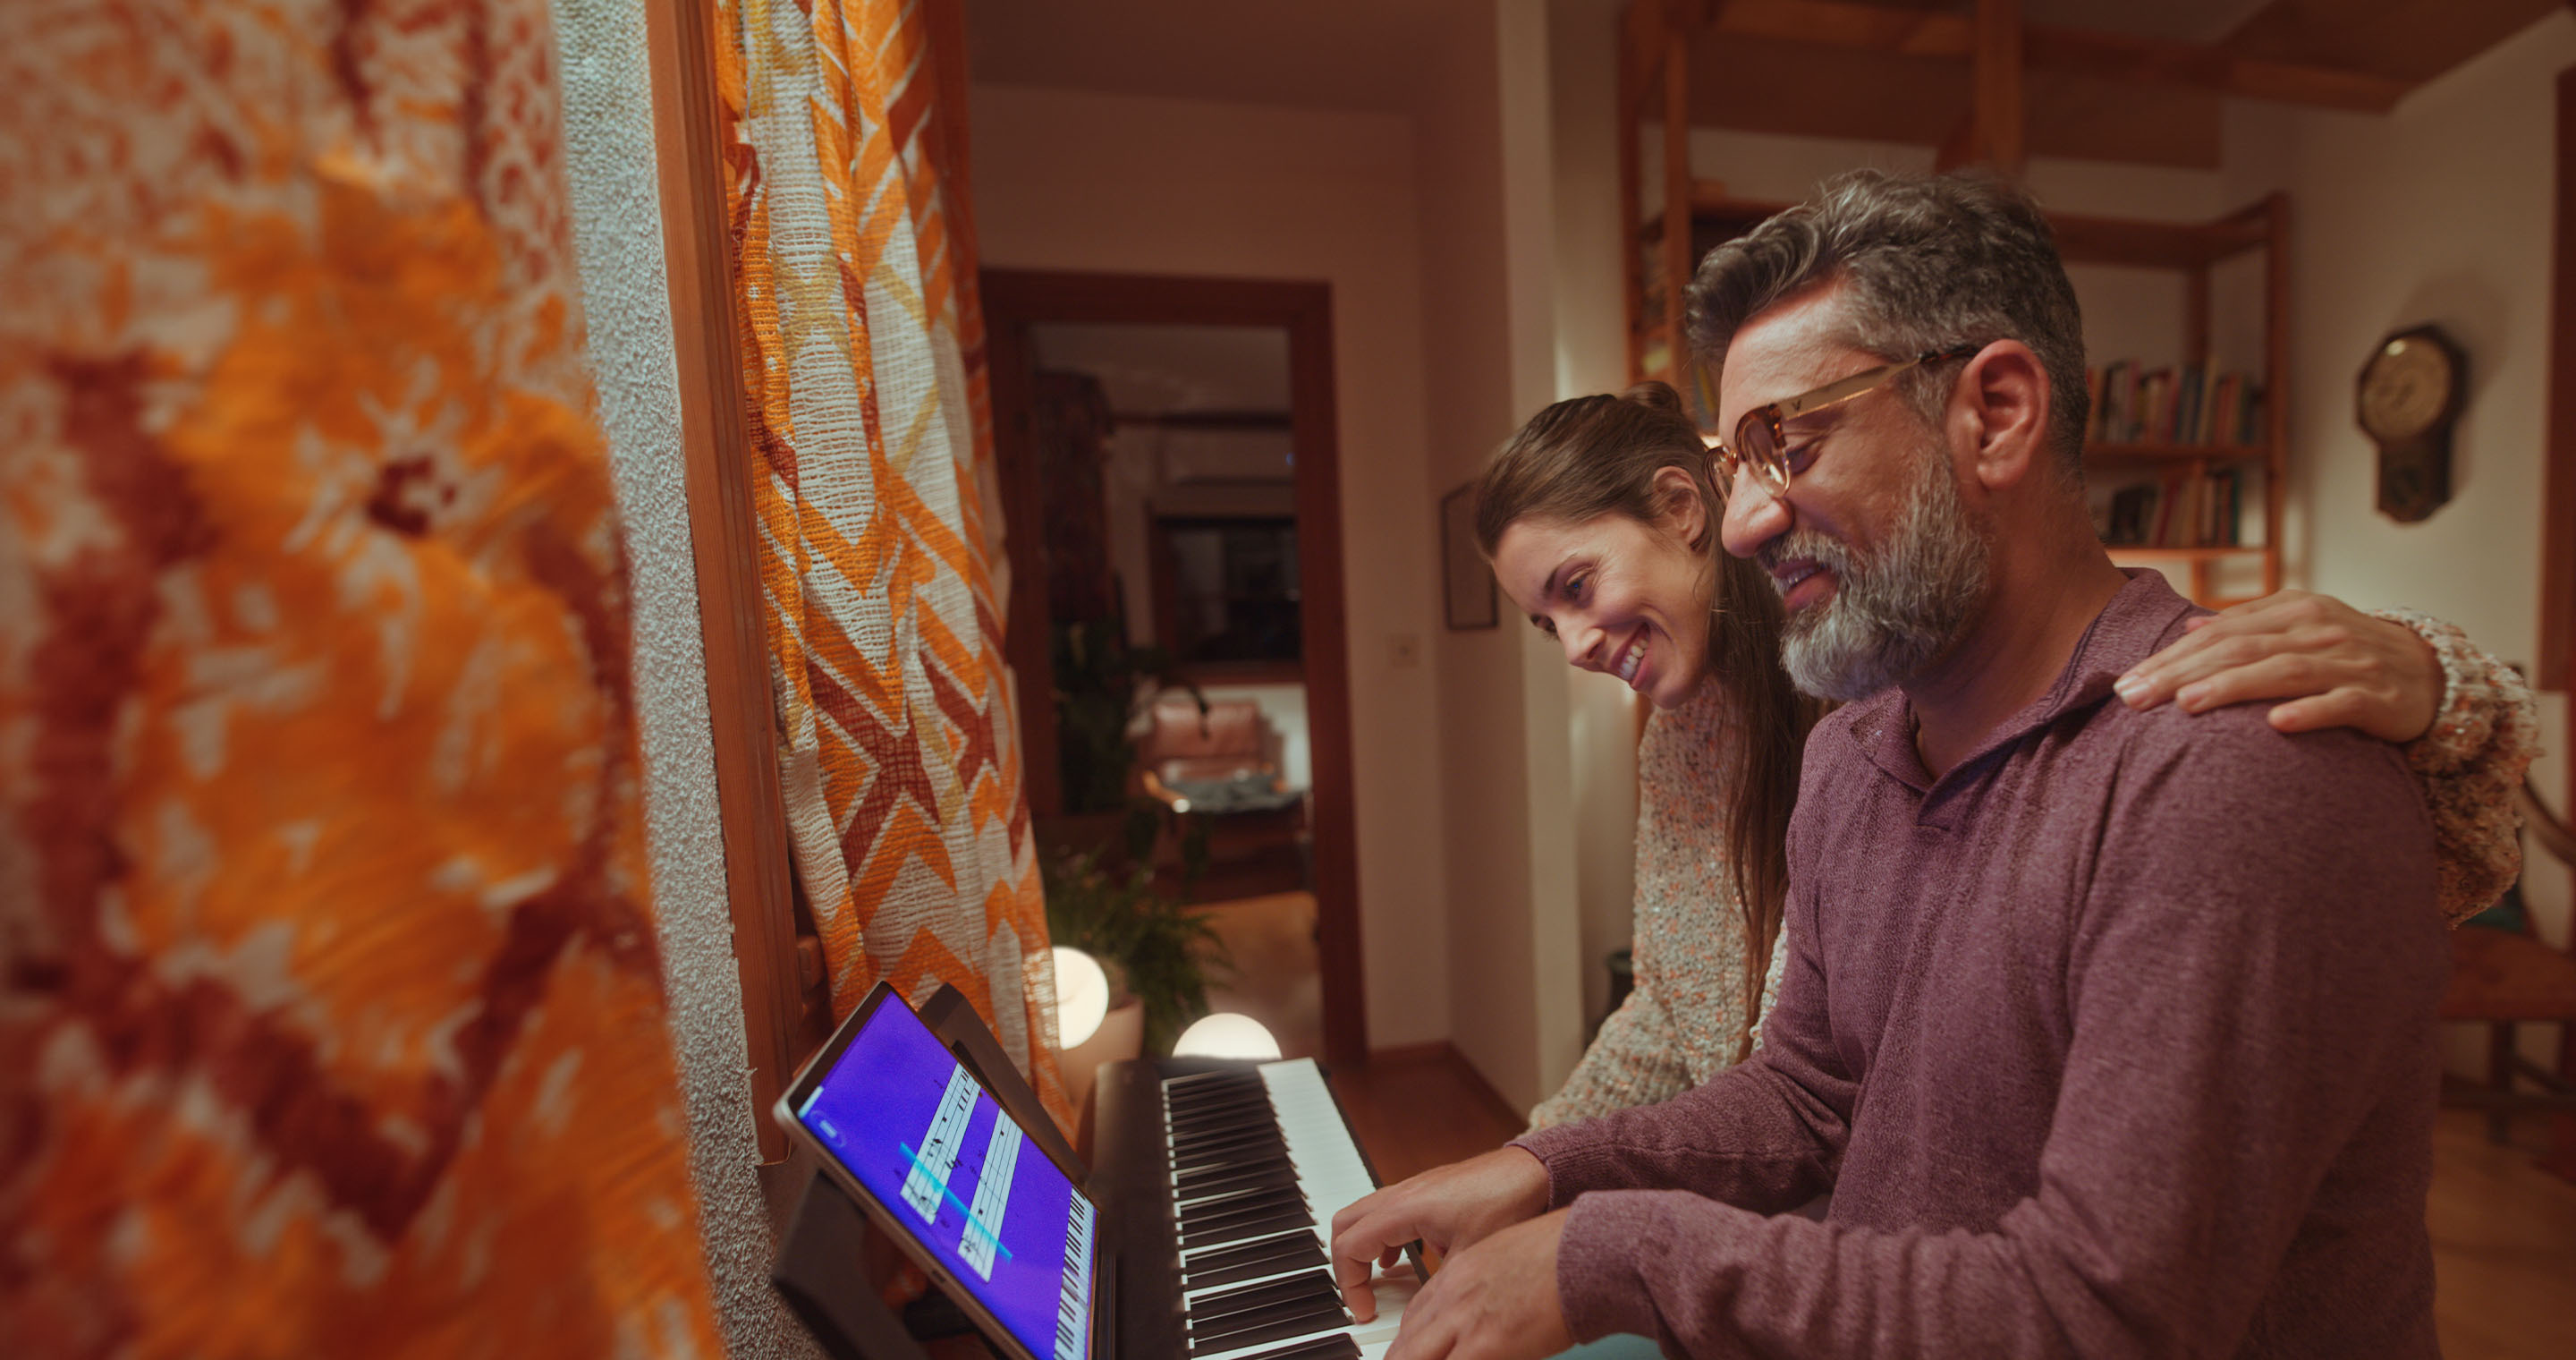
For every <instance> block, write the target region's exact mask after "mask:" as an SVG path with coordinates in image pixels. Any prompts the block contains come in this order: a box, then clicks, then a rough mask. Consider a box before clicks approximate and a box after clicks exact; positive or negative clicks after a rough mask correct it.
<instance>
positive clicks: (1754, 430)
mask: <svg viewBox="0 0 2576 1360" xmlns="http://www.w3.org/2000/svg"><path fill="white" fill-rule="evenodd" d="M1983 349H1985V346H1984V345H1982V344H1974V345H1953V346H1951V347H1950V348H1948V349H1935V350H1926V351H1924V352H1923V353H1921V354H1917V355H1915V356H1914V357H1913V358H1911V359H1903V360H1899V361H1897V362H1896V363H1892V364H1880V365H1879V366H1878V367H1876V368H1864V369H1862V370H1861V371H1860V372H1858V373H1855V374H1853V375H1851V376H1850V377H1848V378H1837V379H1835V380H1834V381H1832V382H1829V383H1826V384H1825V385H1824V386H1822V387H1819V388H1817V389H1815V390H1814V391H1812V392H1801V393H1799V394H1798V395H1796V396H1794V397H1789V398H1786V399H1784V400H1781V401H1773V402H1765V403H1763V404H1762V405H1760V406H1756V407H1754V408H1753V409H1752V410H1750V411H1747V412H1745V413H1744V415H1743V418H1741V419H1739V420H1737V421H1736V422H1735V444H1734V446H1733V447H1729V446H1728V445H1727V443H1726V442H1725V441H1724V440H1710V441H1709V446H1708V455H1709V459H1710V463H1711V470H1712V471H1713V472H1715V473H1716V477H1715V479H1714V480H1715V481H1716V482H1717V492H1718V494H1719V495H1721V496H1724V495H1728V494H1731V493H1732V492H1733V491H1734V490H1735V479H1736V477H1737V476H1738V475H1739V474H1740V473H1741V472H1742V471H1743V470H1745V469H1747V468H1750V469H1751V470H1752V472H1753V480H1754V481H1755V482H1756V483H1757V484H1759V485H1760V486H1761V488H1762V489H1763V490H1764V491H1766V492H1768V493H1770V494H1771V495H1774V496H1777V495H1779V494H1781V493H1782V492H1785V491H1787V490H1788V489H1789V479H1790V477H1791V476H1793V475H1794V474H1793V473H1791V471H1790V469H1789V440H1788V433H1787V430H1786V428H1785V427H1786V425H1787V424H1788V422H1790V421H1792V420H1795V419H1797V418H1798V417H1800V416H1803V415H1811V414H1813V413H1815V412H1817V411H1821V410H1823V409H1825V408H1826V407H1828V406H1838V405H1840V404H1842V403H1843V402H1847V401H1850V400H1853V399H1854V398H1857V397H1861V396H1865V395H1867V394H1869V393H1871V392H1874V391H1876V390H1877V389H1879V388H1880V387H1882V386H1884V385H1886V383H1887V381H1888V380H1889V379H1891V378H1894V377H1895V376H1896V375H1897V374H1899V373H1903V372H1904V371H1906V370H1907V369H1909V368H1919V367H1921V366H1922V365H1924V364H1929V363H1938V362H1940V361H1941V360H1944V359H1970V358H1974V357H1976V355H1977V354H1978V353H1979V352H1980V351H1982V350H1983ZM1693 368H1694V370H1695V378H1696V382H1697V385H1698V387H1699V391H1700V400H1701V402H1702V404H1703V406H1704V407H1705V408H1706V409H1707V410H1708V411H1709V412H1710V413H1711V414H1712V415H1714V414H1715V413H1716V411H1717V394H1716V393H1715V392H1713V391H1710V390H1709V379H1708V369H1707V367H1706V366H1705V365H1693ZM1765 448H1767V449H1768V450H1769V452H1768V453H1767V455H1766V454H1761V453H1755V454H1753V455H1752V456H1747V453H1746V452H1744V451H1745V450H1760V449H1765Z"/></svg>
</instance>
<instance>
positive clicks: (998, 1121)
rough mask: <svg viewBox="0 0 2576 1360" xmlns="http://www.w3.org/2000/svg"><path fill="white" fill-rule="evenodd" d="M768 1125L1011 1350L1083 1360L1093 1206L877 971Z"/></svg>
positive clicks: (1090, 1308)
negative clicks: (804, 1152)
mask: <svg viewBox="0 0 2576 1360" xmlns="http://www.w3.org/2000/svg"><path fill="white" fill-rule="evenodd" d="M777 1113H778V1122H779V1123H780V1124H781V1125H782V1126H783V1127H785V1129H786V1130H787V1132H788V1134H789V1136H791V1137H794V1138H796V1139H798V1140H800V1141H802V1142H804V1143H805V1144H806V1145H807V1146H808V1147H811V1148H813V1149H814V1151H815V1152H817V1153H819V1154H820V1155H821V1160H822V1164H823V1170H824V1173H825V1174H826V1175H829V1176H831V1177H832V1179H833V1180H834V1181H835V1182H836V1183H838V1184H839V1185H840V1186H841V1188H842V1189H844V1190H846V1191H848V1192H849V1193H850V1196H851V1197H852V1198H853V1199H856V1200H857V1201H858V1202H859V1206H860V1207H861V1208H862V1209H864V1210H866V1212H867V1214H868V1216H869V1217H870V1218H871V1219H873V1220H875V1222H876V1225H877V1227H878V1228H879V1229H881V1230H883V1231H884V1232H885V1233H886V1234H887V1235H888V1236H890V1237H893V1238H894V1239H895V1240H896V1241H897V1242H898V1243H900V1244H901V1245H902V1246H903V1248H904V1250H905V1252H906V1253H907V1254H909V1255H910V1256H911V1257H912V1258H913V1260H914V1261H916V1262H918V1263H919V1264H920V1266H921V1267H922V1269H924V1270H926V1271H928V1272H929V1273H930V1275H931V1278H932V1279H934V1280H936V1281H938V1283H939V1284H940V1286H941V1287H942V1288H944V1289H945V1290H947V1292H948V1294H949V1297H951V1298H952V1299H955V1300H956V1302H957V1305H958V1307H960V1308H961V1309H963V1310H965V1312H966V1313H967V1314H968V1315H969V1316H970V1317H973V1318H974V1319H975V1321H976V1323H977V1325H978V1326H980V1327H982V1328H983V1330H984V1335H985V1337H986V1339H987V1340H989V1341H991V1342H993V1343H994V1344H995V1345H996V1346H997V1347H998V1348H1000V1349H1003V1350H1004V1351H1005V1352H1006V1353H1007V1354H1008V1355H1010V1356H1011V1357H1012V1360H1088V1358H1089V1356H1090V1355H1091V1354H1092V1351H1093V1337H1094V1334H1095V1330H1096V1329H1095V1326H1094V1313H1095V1308H1094V1303H1095V1300H1096V1299H1097V1297H1098V1289H1097V1285H1098V1282H1099V1276H1100V1270H1099V1262H1098V1260H1097V1253H1096V1252H1095V1250H1094V1244H1095V1238H1096V1234H1095V1232H1094V1227H1095V1225H1096V1224H1097V1222H1098V1220H1099V1209H1098V1206H1097V1205H1095V1204H1093V1203H1092V1201H1091V1199H1090V1197H1089V1196H1087V1195H1085V1194H1083V1193H1082V1191H1081V1189H1080V1188H1079V1187H1077V1186H1075V1185H1074V1183H1073V1182H1072V1180H1071V1179H1069V1178H1068V1177H1067V1176H1066V1175H1065V1172H1064V1169H1063V1168H1062V1167H1060V1166H1058V1165H1057V1164H1056V1163H1055V1161H1054V1159H1053V1158H1050V1157H1049V1156H1047V1155H1046V1153H1045V1151H1044V1150H1043V1149H1042V1148H1040V1147H1034V1146H1031V1145H1030V1139H1029V1137H1028V1131H1027V1130H1026V1129H1024V1128H1022V1127H1021V1126H1020V1124H1019V1122H1018V1121H1017V1120H1014V1119H1013V1118H1012V1117H1011V1115H1010V1113H1009V1112H1008V1111H1007V1110H1004V1109H1003V1108H1002V1104H1001V1102H1000V1101H998V1100H996V1099H994V1097H993V1093H992V1092H991V1091H989V1090H986V1089H985V1087H984V1084H983V1083H982V1082H980V1081H978V1080H977V1079H976V1077H975V1074H974V1073H973V1072H971V1071H968V1070H967V1068H966V1066H965V1064H963V1063H961V1062H959V1061H958V1060H957V1057H956V1055H955V1054H953V1053H951V1052H949V1051H948V1049H947V1048H945V1047H943V1046H942V1045H941V1044H940V1042H939V1039H938V1037H937V1036H936V1035H933V1034H932V1033H931V1032H930V1029H929V1027H928V1026H925V1025H924V1024H922V1023H921V1019H920V1017H919V1016H916V1015H914V1014H913V1012H912V1007H910V1006H909V1005H906V1004H905V1003H904V1000H903V998H902V997H900V996H898V995H897V994H896V993H895V990H894V988H892V987H890V986H888V985H886V984H885V983H882V982H880V983H878V984H877V985H876V987H875V989H873V990H871V991H870V992H869V993H868V995H867V999H866V1000H864V1001H861V1002H860V1003H859V1008H858V1009H857V1010H855V1011H852V1012H851V1013H850V1017H849V1018H848V1019H847V1020H844V1021H842V1022H841V1027H840V1029H839V1030H838V1031H836V1032H835V1033H834V1034H833V1035H832V1039H831V1042H829V1043H827V1044H825V1045H824V1046H823V1050H822V1052H820V1053H818V1054H816V1055H815V1056H814V1059H813V1060H812V1061H811V1062H809V1063H807V1064H806V1065H805V1070H804V1071H802V1072H799V1073H798V1074H797V1075H796V1080H795V1082H794V1083H793V1084H791V1085H790V1086H789V1087H788V1088H787V1090H786V1092H785V1093H784V1094H783V1095H781V1096H780V1097H779V1100H778V1111H777Z"/></svg>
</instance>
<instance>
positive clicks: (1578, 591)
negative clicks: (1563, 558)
mask: <svg viewBox="0 0 2576 1360" xmlns="http://www.w3.org/2000/svg"><path fill="white" fill-rule="evenodd" d="M1591 586H1592V578H1591V576H1589V575H1583V576H1574V577H1569V578H1567V580H1566V583H1565V598H1567V599H1569V600H1575V601H1580V600H1582V598H1583V592H1584V591H1586V590H1588V589H1590V588H1591Z"/></svg>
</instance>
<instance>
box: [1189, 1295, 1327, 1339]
mask: <svg viewBox="0 0 2576 1360" xmlns="http://www.w3.org/2000/svg"><path fill="white" fill-rule="evenodd" d="M1350 1321H1351V1315H1350V1313H1349V1312H1348V1311H1347V1310H1346V1309H1344V1308H1343V1307H1342V1301H1341V1297H1340V1296H1339V1295H1335V1296H1334V1297H1332V1298H1329V1299H1325V1298H1317V1297H1315V1296H1313V1295H1305V1296H1302V1297H1298V1298H1292V1299H1281V1300H1279V1301H1277V1302H1275V1303H1265V1304H1260V1305H1257V1306H1254V1307H1251V1308H1243V1309H1238V1310H1236V1311H1234V1312H1231V1313H1228V1314H1226V1315H1225V1316H1224V1317H1221V1318H1217V1319H1215V1320H1213V1321H1209V1322H1201V1321H1199V1320H1198V1319H1197V1318H1192V1319H1190V1323H1189V1326H1188V1328H1187V1329H1186V1330H1187V1331H1188V1333H1189V1336H1190V1340H1191V1341H1192V1342H1193V1343H1195V1342H1197V1341H1198V1340H1199V1339H1200V1338H1202V1337H1204V1338H1206V1339H1207V1340H1208V1341H1210V1342H1214V1343H1220V1345H1219V1347H1218V1348H1220V1349H1226V1350H1231V1349H1233V1348H1234V1347H1236V1346H1242V1345H1249V1344H1251V1343H1249V1342H1243V1341H1227V1340H1225V1338H1227V1337H1229V1336H1237V1335H1240V1334H1242V1333H1244V1332H1248V1331H1252V1330H1255V1329H1257V1328H1262V1327H1267V1326H1270V1325H1271V1324H1273V1323H1280V1322H1288V1323H1299V1324H1302V1325H1301V1326H1300V1327H1299V1328H1298V1329H1297V1330H1296V1331H1292V1332H1287V1333H1283V1335H1287V1336H1302V1335H1304V1334H1306V1333H1308V1332H1320V1331H1323V1330H1325V1329H1326V1328H1330V1327H1347V1326H1349V1325H1350ZM1264 1339H1265V1340H1266V1339H1267V1338H1264ZM1193 1349H1195V1346H1194V1347H1193Z"/></svg>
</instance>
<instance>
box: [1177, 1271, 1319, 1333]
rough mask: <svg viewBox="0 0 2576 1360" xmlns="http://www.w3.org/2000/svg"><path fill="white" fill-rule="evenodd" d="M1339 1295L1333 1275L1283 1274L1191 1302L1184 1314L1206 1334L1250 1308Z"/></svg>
mask: <svg viewBox="0 0 2576 1360" xmlns="http://www.w3.org/2000/svg"><path fill="white" fill-rule="evenodd" d="M1339 1296H1340V1291H1339V1290H1337V1289H1335V1288H1334V1287H1333V1277H1332V1276H1331V1275H1329V1274H1326V1273H1325V1272H1323V1271H1320V1270H1310V1271H1307V1272H1306V1273H1305V1274H1303V1275H1283V1276H1281V1277H1280V1278H1278V1279H1275V1280H1263V1281H1262V1282H1260V1283H1259V1284H1246V1285H1237V1286H1235V1287H1234V1288H1232V1289H1218V1290H1213V1291H1211V1292H1209V1293H1205V1294H1201V1295H1199V1296H1198V1297H1197V1298H1195V1299H1192V1300H1190V1301H1189V1302H1188V1303H1187V1304H1184V1305H1183V1306H1182V1308H1181V1311H1182V1312H1183V1313H1185V1314H1187V1315H1188V1317H1189V1320H1190V1325H1191V1326H1193V1327H1197V1328H1199V1329H1200V1330H1202V1331H1204V1330H1207V1329H1208V1328H1209V1327H1212V1326H1214V1325H1215V1323H1216V1320H1217V1319H1219V1318H1221V1317H1224V1316H1226V1315H1227V1314H1229V1313H1240V1312H1242V1311H1243V1310H1244V1309H1247V1308H1258V1307H1262V1306H1264V1305H1267V1304H1273V1303H1284V1302H1286V1301H1287V1300H1289V1299H1328V1298H1338V1297H1339Z"/></svg>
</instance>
